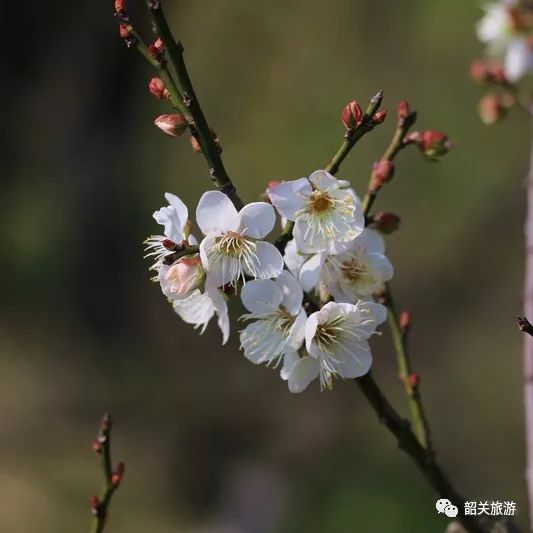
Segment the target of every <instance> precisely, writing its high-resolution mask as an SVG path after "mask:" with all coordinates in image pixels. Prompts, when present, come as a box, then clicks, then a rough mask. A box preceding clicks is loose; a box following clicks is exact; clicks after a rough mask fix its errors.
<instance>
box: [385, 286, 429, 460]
mask: <svg viewBox="0 0 533 533" xmlns="http://www.w3.org/2000/svg"><path fill="white" fill-rule="evenodd" d="M385 306H386V307H387V311H388V314H387V322H388V325H389V329H390V332H391V336H392V342H393V344H394V348H395V351H396V362H397V365H398V374H399V378H400V379H401V381H402V382H403V384H404V388H405V394H406V395H407V399H408V402H409V410H410V412H411V420H412V423H413V427H414V432H415V434H416V436H417V438H418V440H419V442H420V444H421V445H422V446H423V447H424V448H425V449H426V452H427V453H428V454H429V455H433V453H434V452H433V445H432V442H431V431H430V427H429V422H428V419H427V416H426V413H425V411H424V405H423V403H422V397H421V395H420V387H419V385H418V384H413V383H412V382H411V381H410V380H409V379H408V378H409V376H411V375H412V374H413V369H412V364H411V359H410V357H409V352H408V349H407V335H406V334H405V332H404V331H402V328H401V326H400V320H399V317H398V312H397V310H396V308H395V306H394V301H393V299H392V296H391V293H390V289H389V287H388V286H387V288H386V295H385Z"/></svg>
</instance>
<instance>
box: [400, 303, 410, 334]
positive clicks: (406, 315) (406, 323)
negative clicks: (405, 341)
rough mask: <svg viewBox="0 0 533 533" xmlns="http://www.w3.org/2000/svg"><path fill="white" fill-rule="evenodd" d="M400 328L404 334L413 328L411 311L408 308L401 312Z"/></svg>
mask: <svg viewBox="0 0 533 533" xmlns="http://www.w3.org/2000/svg"><path fill="white" fill-rule="evenodd" d="M400 328H401V330H402V332H403V334H404V335H406V334H407V333H408V332H409V329H410V328H411V312H410V311H409V310H408V309H404V310H403V311H402V312H401V313H400Z"/></svg>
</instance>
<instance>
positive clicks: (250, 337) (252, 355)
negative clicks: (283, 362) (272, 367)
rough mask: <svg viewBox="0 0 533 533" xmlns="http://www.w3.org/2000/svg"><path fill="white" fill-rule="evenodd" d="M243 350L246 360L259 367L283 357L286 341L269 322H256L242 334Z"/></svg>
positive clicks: (249, 325)
mask: <svg viewBox="0 0 533 533" xmlns="http://www.w3.org/2000/svg"><path fill="white" fill-rule="evenodd" d="M240 341H241V349H242V350H243V351H244V356H245V357H246V359H248V360H249V361H251V362H252V363H254V364H256V365H259V364H261V363H270V362H271V361H274V360H275V359H277V358H279V357H280V355H282V353H283V351H284V349H285V339H284V338H283V335H282V334H281V332H280V331H273V330H272V328H271V322H270V321H269V320H262V319H260V320H256V321H255V322H252V323H251V324H248V326H246V328H244V329H243V330H242V331H241V334H240Z"/></svg>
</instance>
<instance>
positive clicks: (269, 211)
mask: <svg viewBox="0 0 533 533" xmlns="http://www.w3.org/2000/svg"><path fill="white" fill-rule="evenodd" d="M275 223H276V213H275V212H274V208H273V207H272V206H271V205H270V204H267V203H266V202H254V203H251V204H248V205H245V206H244V207H243V208H242V209H241V211H240V213H239V227H238V230H237V231H239V232H242V233H243V234H244V235H248V236H249V237H253V238H254V239H262V238H263V237H266V236H267V235H268V234H269V233H270V232H271V231H272V228H273V227H274V224H275Z"/></svg>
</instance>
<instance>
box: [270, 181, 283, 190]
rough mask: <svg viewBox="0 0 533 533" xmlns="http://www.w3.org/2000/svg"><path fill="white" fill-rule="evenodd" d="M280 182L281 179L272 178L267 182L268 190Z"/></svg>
mask: <svg viewBox="0 0 533 533" xmlns="http://www.w3.org/2000/svg"><path fill="white" fill-rule="evenodd" d="M280 183H281V181H277V180H270V181H269V182H268V183H267V192H270V191H273V190H274V189H275V188H276V187H277V186H278V185H279V184H280Z"/></svg>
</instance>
